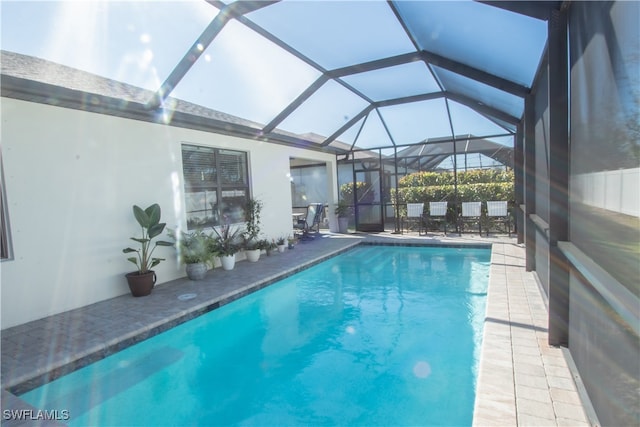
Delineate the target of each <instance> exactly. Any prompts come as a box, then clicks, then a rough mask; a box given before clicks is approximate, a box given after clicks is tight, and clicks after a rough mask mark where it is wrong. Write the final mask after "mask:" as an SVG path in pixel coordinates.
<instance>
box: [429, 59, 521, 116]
mask: <svg viewBox="0 0 640 427" xmlns="http://www.w3.org/2000/svg"><path fill="white" fill-rule="evenodd" d="M433 70H434V72H435V73H436V76H437V77H438V78H439V79H440V81H441V82H442V84H443V86H444V87H445V89H446V90H448V91H451V92H453V93H456V94H458V95H463V96H466V97H469V99H474V100H475V101H478V102H480V103H482V104H484V105H488V106H489V107H493V108H496V109H498V110H500V111H502V112H505V113H507V114H509V115H510V116H511V117H513V118H514V119H516V120H518V119H520V117H522V113H523V112H524V100H523V99H522V98H520V97H519V96H516V95H512V94H510V93H507V92H504V91H502V90H500V89H496V88H494V87H491V86H489V85H486V84H484V83H481V82H478V81H476V80H473V79H470V78H468V77H465V76H462V75H460V74H457V73H453V72H451V71H449V70H445V69H444V68H440V67H433Z"/></svg>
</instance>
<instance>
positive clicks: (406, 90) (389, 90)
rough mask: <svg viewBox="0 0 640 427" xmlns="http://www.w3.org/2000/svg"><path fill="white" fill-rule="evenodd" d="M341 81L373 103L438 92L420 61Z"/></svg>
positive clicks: (349, 77) (353, 76)
mask: <svg viewBox="0 0 640 427" xmlns="http://www.w3.org/2000/svg"><path fill="white" fill-rule="evenodd" d="M342 80H344V81H345V82H347V83H348V84H350V85H351V86H353V87H354V88H356V89H357V90H359V91H360V92H362V93H363V94H364V95H366V96H368V97H369V98H371V99H372V100H373V101H384V100H388V99H395V98H402V97H405V96H412V95H422V94H428V93H435V92H440V87H439V86H438V83H437V82H436V81H435V80H434V78H433V76H432V75H431V72H430V71H429V69H428V68H427V66H426V65H425V63H424V62H422V61H418V62H410V63H407V64H402V65H396V66H394V67H387V68H381V69H378V70H373V71H368V72H363V73H358V74H352V75H349V76H345V77H343V78H342Z"/></svg>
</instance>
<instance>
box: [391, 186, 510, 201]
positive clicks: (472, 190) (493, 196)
mask: <svg viewBox="0 0 640 427" xmlns="http://www.w3.org/2000/svg"><path fill="white" fill-rule="evenodd" d="M391 197H392V199H393V202H394V203H395V202H396V200H395V191H392V192H391ZM398 198H399V200H398V201H397V202H398V203H401V204H403V203H422V202H424V203H428V202H433V201H445V200H446V201H450V202H452V201H453V200H454V198H455V187H454V186H453V185H430V186H416V187H403V188H399V189H398ZM514 198H515V195H514V186H513V182H493V183H480V184H462V185H458V201H459V202H478V201H480V202H486V201H487V200H508V201H510V200H513V199H514Z"/></svg>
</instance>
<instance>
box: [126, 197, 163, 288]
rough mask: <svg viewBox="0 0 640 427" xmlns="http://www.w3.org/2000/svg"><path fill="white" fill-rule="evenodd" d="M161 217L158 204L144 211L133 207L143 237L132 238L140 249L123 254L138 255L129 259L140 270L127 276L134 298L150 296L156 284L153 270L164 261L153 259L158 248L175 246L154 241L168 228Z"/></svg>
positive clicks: (128, 250)
mask: <svg viewBox="0 0 640 427" xmlns="http://www.w3.org/2000/svg"><path fill="white" fill-rule="evenodd" d="M160 215H161V211H160V206H159V205H158V204H157V203H155V204H153V205H151V206H149V207H148V208H146V209H144V210H143V209H142V208H140V207H139V206H136V205H134V206H133V216H134V217H135V218H136V221H138V224H140V228H141V229H142V236H141V237H131V240H133V241H135V242H137V243H138V244H139V245H140V247H139V248H137V249H133V248H130V247H129V248H125V249H123V250H122V252H124V253H125V254H128V253H133V252H135V253H136V254H137V256H133V257H129V258H127V259H128V260H129V261H130V262H132V263H133V264H135V265H136V267H138V270H137V271H134V272H131V273H127V274H126V275H125V276H126V278H127V283H128V284H129V290H131V295H133V296H134V297H142V296H146V295H149V294H150V293H151V290H152V289H153V286H154V285H155V283H156V273H155V272H154V271H153V270H152V268H153V267H155V266H156V265H158V264H160V262H161V261H164V258H155V257H153V252H154V251H155V249H156V248H157V247H158V246H173V243H171V242H166V241H164V240H156V241H155V242H154V241H153V239H154V238H156V237H158V236H159V235H160V234H162V232H163V231H164V227H165V226H166V224H165V223H164V222H162V223H161V222H160ZM152 243H153V244H152Z"/></svg>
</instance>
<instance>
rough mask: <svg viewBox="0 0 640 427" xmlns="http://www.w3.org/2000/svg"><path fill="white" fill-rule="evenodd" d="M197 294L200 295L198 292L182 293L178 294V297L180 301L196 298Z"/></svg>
mask: <svg viewBox="0 0 640 427" xmlns="http://www.w3.org/2000/svg"><path fill="white" fill-rule="evenodd" d="M197 296H198V294H182V295H180V296H178V299H179V300H180V301H188V300H190V299H194V298H195V297H197Z"/></svg>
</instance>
